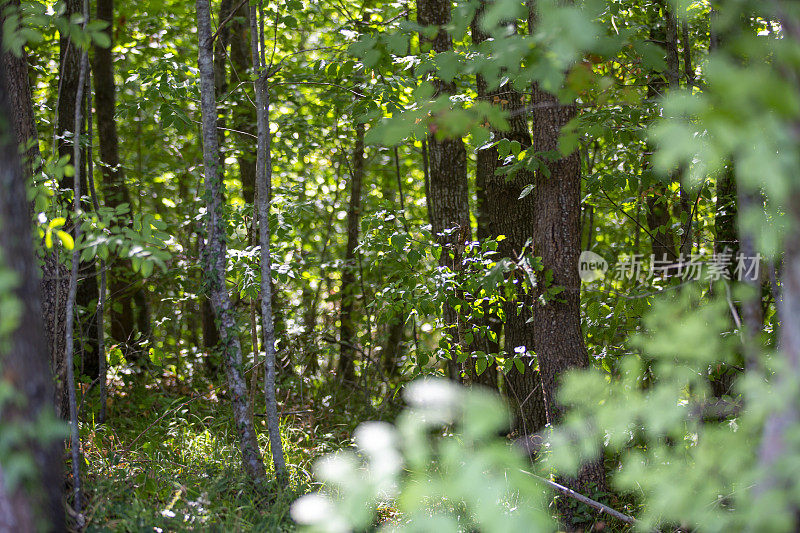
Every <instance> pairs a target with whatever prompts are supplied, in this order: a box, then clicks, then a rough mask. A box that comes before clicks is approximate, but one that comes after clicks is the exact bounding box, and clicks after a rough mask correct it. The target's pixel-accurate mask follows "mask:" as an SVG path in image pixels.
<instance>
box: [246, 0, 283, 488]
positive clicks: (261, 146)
mask: <svg viewBox="0 0 800 533" xmlns="http://www.w3.org/2000/svg"><path fill="white" fill-rule="evenodd" d="M261 16H262V17H263V13H262V14H261ZM256 20H257V17H256V7H255V6H250V50H251V55H252V61H253V70H254V71H255V73H256V75H257V76H258V79H257V80H256V82H255V92H256V116H257V117H258V119H257V123H258V147H257V148H258V150H257V152H258V153H257V157H256V190H257V193H256V195H257V196H258V221H259V224H258V230H259V231H258V236H259V244H260V247H261V320H262V324H261V325H262V329H263V335H264V352H265V361H264V396H265V397H266V415H267V427H268V430H269V444H270V449H271V450H272V465H273V467H274V468H275V475H276V476H277V478H278V481H279V482H280V483H281V484H286V483H287V482H288V479H287V476H286V462H285V459H284V456H283V444H282V442H281V433H280V419H279V418H278V402H277V399H276V397H275V324H274V322H273V320H272V266H271V264H270V259H271V258H270V228H269V204H270V191H271V189H272V146H271V140H272V139H271V136H270V131H269V103H270V102H269V97H270V95H269V78H268V77H269V76H270V75H271V73H269V72H265V71H264V69H266V68H269V67H267V66H266V65H262V64H261V59H259V44H258V43H259V41H258V38H257V32H256ZM261 20H262V23H263V18H262V19H261ZM262 46H263V43H262ZM263 52H264V51H263V49H262V50H261V55H262V57H263ZM270 66H271V65H270Z"/></svg>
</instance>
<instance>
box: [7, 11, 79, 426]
mask: <svg viewBox="0 0 800 533" xmlns="http://www.w3.org/2000/svg"><path fill="white" fill-rule="evenodd" d="M9 5H14V6H17V7H19V5H20V2H19V0H12V1H11V2H9ZM0 23H2V21H0ZM2 64H3V68H4V69H5V73H6V85H7V94H8V99H9V104H10V105H9V110H10V113H11V123H12V125H13V126H14V132H15V134H16V140H17V143H18V145H25V146H28V145H29V148H28V149H27V150H26V152H25V157H24V160H23V161H22V163H23V173H24V174H23V176H24V177H25V178H26V179H31V178H32V177H33V174H34V171H38V168H35V167H38V166H39V163H38V160H39V158H40V156H41V154H40V152H39V142H38V133H37V131H36V124H35V121H34V113H33V100H32V97H31V88H30V83H29V76H28V62H27V58H26V53H25V51H24V49H23V53H22V56H20V57H16V56H15V55H13V54H12V53H10V52H4V53H3V54H2ZM28 205H30V204H28ZM32 216H33V212H32V210H31V212H30V213H29V218H30V219H31V220H33V219H32V218H31V217H32ZM42 254H43V255H44V257H43V260H42V273H41V282H40V284H39V297H40V300H41V310H42V318H43V323H44V331H45V337H46V339H47V347H48V349H47V353H48V354H50V369H51V371H52V373H53V374H54V377H55V380H54V387H53V404H54V405H55V408H56V415H57V416H58V417H59V418H65V417H66V416H67V410H68V408H69V407H68V405H67V397H66V389H64V384H65V383H66V371H67V368H66V366H65V365H64V352H65V350H64V340H65V329H64V326H65V320H64V318H65V316H66V308H65V304H66V301H67V285H68V282H69V277H68V274H67V270H66V269H65V268H64V266H63V265H62V264H61V263H60V262H59V258H58V252H57V251H56V250H43V251H42Z"/></svg>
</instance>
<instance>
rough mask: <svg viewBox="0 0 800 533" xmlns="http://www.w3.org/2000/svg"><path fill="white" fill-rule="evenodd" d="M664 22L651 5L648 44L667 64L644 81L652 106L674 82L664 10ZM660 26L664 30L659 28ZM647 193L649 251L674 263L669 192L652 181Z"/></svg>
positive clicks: (648, 170) (647, 167)
mask: <svg viewBox="0 0 800 533" xmlns="http://www.w3.org/2000/svg"><path fill="white" fill-rule="evenodd" d="M662 9H663V10H664V11H665V15H666V16H665V17H663V19H664V20H662V16H661V14H660V12H659V6H658V5H655V6H654V15H653V20H652V21H651V24H652V27H651V29H650V39H651V41H652V42H655V43H659V44H661V46H662V47H663V48H664V53H665V54H666V62H667V72H666V74H665V76H663V77H662V76H661V75H659V74H658V73H656V72H651V73H650V75H649V76H648V82H647V101H648V102H649V103H650V104H651V105H652V104H654V102H655V101H656V100H657V99H658V98H661V97H663V96H664V94H665V93H666V91H667V88H669V87H676V86H677V83H678V78H677V76H678V69H679V66H678V48H677V38H678V37H677V26H676V22H675V19H674V15H673V14H671V12H670V11H669V10H668V9H667V8H666V7H665V6H662ZM662 23H664V27H661V26H660V25H661V24H662ZM652 151H653V148H652V147H650V146H646V153H645V155H644V162H643V169H642V170H643V174H645V175H650V176H651V177H652V172H653V171H652V163H651V161H650V155H651V153H652ZM652 181H653V184H652V186H651V191H650V194H649V195H648V197H647V202H646V203H647V214H646V217H645V219H646V220H647V229H648V230H649V233H650V236H651V239H650V243H651V250H652V253H653V256H654V257H655V259H656V260H658V261H662V260H668V261H675V260H677V259H678V253H679V252H680V251H681V250H680V247H676V245H675V232H674V231H673V229H672V215H671V210H670V206H671V202H670V191H669V188H668V187H667V185H666V184H665V183H663V182H662V181H660V180H659V178H654V179H653V180H652Z"/></svg>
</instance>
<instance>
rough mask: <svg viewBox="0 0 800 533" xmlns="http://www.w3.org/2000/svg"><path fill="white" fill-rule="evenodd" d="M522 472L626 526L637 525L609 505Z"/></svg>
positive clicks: (630, 517)
mask: <svg viewBox="0 0 800 533" xmlns="http://www.w3.org/2000/svg"><path fill="white" fill-rule="evenodd" d="M520 472H522V473H523V474H527V475H529V476H531V477H533V478H536V479H538V480H539V481H541V482H542V483H544V484H545V485H548V486H549V487H550V488H552V489H555V490H556V492H560V493H561V494H563V495H564V496H568V497H570V498H572V499H574V500H578V501H579V502H581V503H585V504H586V505H588V506H589V507H593V508H595V509H597V510H598V511H600V512H603V513H606V514H607V515H609V516H613V517H614V518H616V519H617V520H620V521H622V522H625V523H626V524H631V525H634V524H636V523H637V520H636V519H635V518H634V517H632V516H629V515H626V514H624V513H620V512H619V511H617V510H614V509H612V508H611V507H609V506H607V505H604V504H602V503H600V502H598V501H595V500H593V499H591V498H589V497H588V496H584V495H583V494H580V493H578V492H575V491H574V490H572V489H570V488H568V487H565V486H564V485H560V484H558V483H556V482H555V481H550V480H549V479H546V478H543V477H541V476H537V475H536V474H532V473H531V472H527V471H525V470H522V469H520Z"/></svg>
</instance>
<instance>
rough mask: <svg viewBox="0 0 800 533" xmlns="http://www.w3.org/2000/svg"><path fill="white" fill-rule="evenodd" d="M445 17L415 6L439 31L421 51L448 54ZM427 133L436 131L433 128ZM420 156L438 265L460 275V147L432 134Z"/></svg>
mask: <svg viewBox="0 0 800 533" xmlns="http://www.w3.org/2000/svg"><path fill="white" fill-rule="evenodd" d="M450 11H451V2H450V0H417V23H419V24H420V25H422V26H431V25H433V26H438V27H439V32H438V33H437V34H436V36H435V37H434V38H433V39H430V38H427V37H425V36H424V35H422V34H421V35H420V43H421V44H420V46H430V47H431V48H432V49H433V51H434V52H436V53H442V52H447V51H449V50H452V48H453V42H452V39H451V37H450V35H449V34H448V33H447V31H445V29H444V26H446V25H447V24H449V23H450V19H451V13H450ZM432 82H433V85H434V87H435V89H436V90H435V95H434V96H435V97H439V96H442V95H448V94H454V93H455V90H456V87H455V83H452V82H449V83H448V82H445V81H444V80H442V79H440V78H434V79H433V80H432ZM431 129H432V130H435V125H432V126H431ZM426 148H427V150H426ZM423 156H427V159H428V165H427V166H429V184H428V193H429V197H428V206H429V217H430V221H431V226H432V229H433V233H434V235H435V236H436V239H437V243H438V244H439V245H440V246H441V247H442V253H441V256H440V258H439V264H440V266H446V267H448V268H449V269H450V270H452V271H454V272H458V271H460V270H461V265H462V256H463V254H464V243H465V242H467V241H470V240H471V239H472V228H471V227H470V220H469V202H468V194H469V186H468V183H467V152H466V150H465V148H464V141H463V140H462V139H461V138H441V137H440V136H438V135H435V133H434V132H433V131H432V133H429V134H428V137H427V146H426V145H425V144H423ZM443 314H444V324H445V328H446V330H447V333H449V334H450V335H451V336H452V338H453V340H454V342H455V343H456V344H458V345H460V351H464V352H466V351H468V350H467V349H466V348H467V347H466V346H464V341H463V336H462V335H461V332H462V330H463V327H464V324H463V319H462V317H459V316H458V313H456V311H455V309H453V308H452V306H450V304H448V303H447V302H444V304H443ZM458 351H459V350H458V349H456V350H452V351H451V360H450V363H449V365H448V366H449V371H450V377H451V378H453V379H455V378H457V377H458V374H459V366H460V365H458V364H457V362H456V356H457V354H458Z"/></svg>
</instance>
